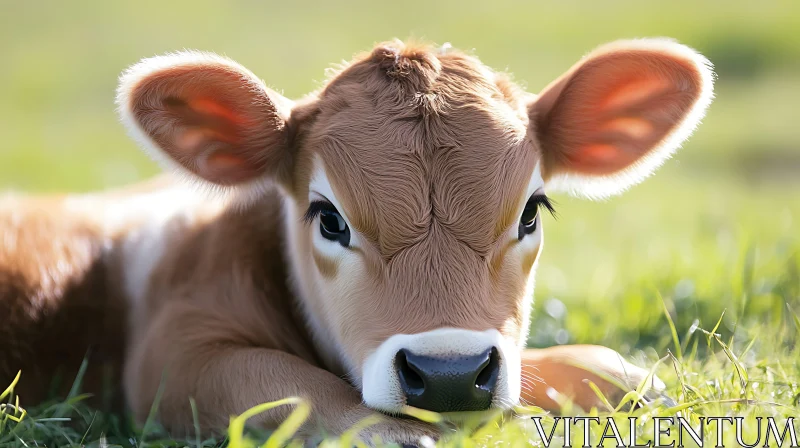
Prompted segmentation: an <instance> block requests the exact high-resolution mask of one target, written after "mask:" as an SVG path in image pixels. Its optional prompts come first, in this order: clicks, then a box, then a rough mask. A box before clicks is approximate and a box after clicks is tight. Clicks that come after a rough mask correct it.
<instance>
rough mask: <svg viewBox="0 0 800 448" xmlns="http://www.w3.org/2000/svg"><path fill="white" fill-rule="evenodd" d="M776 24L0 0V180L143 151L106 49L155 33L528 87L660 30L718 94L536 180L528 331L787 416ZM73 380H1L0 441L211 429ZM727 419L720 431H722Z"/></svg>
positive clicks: (754, 11) (539, 9) (793, 260)
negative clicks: (616, 161)
mask: <svg viewBox="0 0 800 448" xmlns="http://www.w3.org/2000/svg"><path fill="white" fill-rule="evenodd" d="M797 29H800V3H798V2H795V1H788V0H787V1H775V2H769V3H764V2H760V3H759V2H752V1H739V0H736V1H729V2H724V3H720V2H698V1H695V0H675V1H672V2H668V3H663V4H661V5H657V6H656V5H655V4H652V3H645V2H637V1H634V0H613V1H604V2H578V1H576V0H567V1H562V2H541V3H534V2H523V1H503V2H473V1H469V2H463V1H458V0H444V1H440V2H426V1H423V0H411V1H407V2H403V3H402V4H400V3H388V2H385V3H374V2H367V1H365V0H348V1H345V2H324V1H321V0H314V1H310V2H303V3H302V4H300V3H297V4H294V3H291V2H281V3H277V2H255V1H250V0H239V1H222V0H196V1H193V2H191V4H190V3H184V2H164V1H156V0H144V1H141V2H127V3H126V2H101V1H87V2H55V1H51V2H14V3H13V4H12V3H11V2H10V1H5V2H4V1H3V0H0V56H2V59H1V60H2V61H3V62H2V64H0V66H1V67H2V69H0V136H2V140H1V141H0V190H5V189H14V190H27V191H35V192H49V191H63V190H72V191H88V190H92V189H97V188H107V187H112V186H117V185H122V184H125V183H129V182H134V181H137V180H140V179H143V178H146V177H148V176H150V175H152V174H154V173H156V172H157V171H158V169H157V167H156V166H155V165H154V164H153V163H151V162H150V161H149V160H148V159H147V158H146V157H144V156H143V155H142V154H141V153H140V152H139V151H138V150H137V149H136V148H135V146H134V144H133V142H132V141H130V140H129V139H128V138H127V137H126V135H125V133H124V131H123V129H122V126H121V125H119V124H118V123H117V119H116V116H115V115H114V112H113V108H114V105H113V95H114V88H115V85H116V77H117V75H118V74H119V72H120V71H121V70H123V69H124V68H125V67H126V66H128V65H130V64H131V63H134V62H135V61H137V60H138V59H140V58H142V57H145V56H151V55H153V54H157V53H163V52H166V51H172V50H176V49H182V48H199V49H204V50H211V51H217V52H220V53H225V54H227V55H229V56H231V57H233V58H235V59H237V60H238V61H240V62H242V63H243V64H245V65H246V66H248V67H249V68H251V69H252V70H253V71H254V72H255V73H257V74H258V75H259V76H261V77H263V78H264V79H265V80H266V82H267V83H268V84H269V85H271V86H273V87H275V88H277V89H278V90H280V91H283V92H284V93H285V94H286V95H287V96H290V97H297V96H299V95H301V94H303V93H305V92H307V91H309V90H311V89H313V88H315V87H316V86H318V85H319V82H320V81H321V80H322V79H323V78H324V69H325V68H326V67H328V66H329V65H330V64H331V63H333V62H337V61H339V60H341V59H348V58H350V56H351V55H352V54H353V53H354V52H356V51H361V50H365V49H368V48H369V47H370V46H371V45H372V44H373V42H375V41H380V40H385V39H389V38H392V37H401V38H403V37H409V36H414V37H420V38H425V39H428V40H432V41H434V42H439V43H443V42H451V43H452V44H453V45H454V46H455V47H458V48H464V49H468V50H470V49H473V50H474V53H475V54H477V55H478V56H480V57H481V58H482V60H484V61H485V62H486V63H488V64H489V65H491V66H493V67H495V68H498V69H508V70H510V71H511V72H513V73H514V75H515V79H517V80H518V81H520V82H522V83H523V84H525V85H527V86H528V88H529V90H531V91H537V90H539V88H541V87H542V86H544V85H545V84H546V83H547V82H549V81H550V80H552V79H553V78H554V77H556V76H557V75H558V74H560V73H561V72H563V71H564V70H566V69H567V68H568V67H569V66H570V65H571V64H572V63H573V62H574V61H575V60H577V59H578V58H579V57H580V56H581V55H582V54H584V53H586V52H587V51H588V50H590V49H591V48H592V47H594V46H596V45H598V44H600V43H602V42H605V41H608V40H612V39H615V38H629V37H640V36H662V35H663V36H671V37H674V38H677V39H678V40H680V41H682V42H684V43H687V44H689V45H691V46H693V47H695V48H697V49H699V50H700V51H701V52H703V53H704V54H705V55H706V56H708V57H709V59H711V61H712V62H714V63H715V64H716V66H717V72H718V75H719V80H718V83H717V89H716V96H717V99H716V100H715V102H714V104H713V105H712V106H711V109H710V111H709V113H708V116H707V118H706V120H705V122H704V124H703V125H701V127H700V128H699V130H698V131H697V133H696V134H695V135H694V136H693V138H692V139H691V140H690V141H689V142H688V143H687V144H686V145H685V147H684V148H683V149H682V150H681V151H680V152H679V153H678V155H677V156H676V158H675V159H673V160H671V161H669V162H668V163H667V164H666V165H665V166H664V167H663V168H662V169H661V170H660V171H659V172H658V173H657V175H656V176H655V177H653V178H652V179H649V180H647V181H646V182H645V183H644V184H642V185H640V186H637V187H635V188H633V189H632V190H631V191H629V192H627V193H626V194H625V195H623V196H620V197H618V198H614V199H611V200H608V201H604V202H597V203H591V202H585V201H578V200H574V199H570V198H566V197H560V198H556V199H557V200H558V204H557V209H558V212H559V215H560V218H559V220H557V221H554V220H552V219H549V218H547V219H548V221H547V222H545V233H546V238H545V240H546V244H545V250H544V252H543V255H542V257H541V260H540V261H539V271H538V274H537V287H536V302H535V310H534V314H533V320H532V327H531V334H530V337H529V345H530V346H532V347H544V346H549V345H553V344H558V343H596V344H603V345H607V346H610V347H612V348H614V349H616V350H619V351H620V352H621V353H623V354H624V355H626V356H627V357H629V358H630V359H632V360H633V361H634V362H635V363H637V364H639V365H642V366H652V365H655V364H656V363H657V361H658V360H659V359H662V358H664V357H665V356H667V359H666V360H665V361H664V362H662V363H661V364H660V365H659V367H658V374H659V376H660V377H661V378H662V379H664V380H665V381H666V382H667V384H668V386H669V392H670V394H671V396H672V397H673V398H675V399H676V400H677V401H678V403H679V407H682V409H681V412H682V413H683V414H684V415H689V416H694V417H697V416H700V415H711V416H725V415H731V416H733V415H738V416H747V417H755V416H762V417H766V416H789V415H792V416H800V407H798V401H800V399H799V398H798V397H800V349H798V344H797V342H798V336H800V322H798V320H797V317H796V313H800V234H799V232H798V229H799V228H800V194H798V192H800V148H799V147H798V146H800V145H799V144H798V142H800V126H798V125H797V118H796V115H797V104H800V39H797V31H796V30H797ZM792 310H793V311H792ZM720 316H722V318H721V319H720ZM670 322H671V323H670ZM673 328H674V331H673ZM712 330H713V332H714V333H715V334H717V335H718V336H715V337H709V335H708V334H707V333H706V332H711V331H712ZM1 349H2V346H1V345H0V350H1ZM670 355H671V356H670ZM672 356H674V358H673V357H672ZM24 374H25V373H24V372H23V375H24ZM0 392H2V391H0ZM10 397H11V394H7V395H6V397H5V398H3V399H2V400H5V401H7V400H9V399H11V398H10ZM82 398H83V397H82V396H81V395H80V392H79V388H76V389H75V390H74V393H73V394H72V395H71V396H70V397H55V398H54V400H53V401H51V402H48V403H28V402H26V401H25V397H20V405H21V406H22V407H24V408H25V409H27V412H28V414H27V416H26V417H25V418H23V419H22V420H21V422H19V423H17V422H16V421H14V420H13V419H11V417H10V416H11V415H14V412H15V409H17V408H16V406H4V407H3V408H2V409H0V447H4V446H18V445H19V446H25V445H27V446H37V445H38V446H81V445H86V446H106V444H111V445H114V444H116V445H121V446H131V445H136V446H148V447H165V446H197V445H201V446H215V445H216V444H217V443H225V441H224V440H221V441H219V440H206V441H202V440H201V441H199V442H198V440H197V439H196V438H194V437H192V438H190V440H186V441H176V440H172V439H169V438H167V437H166V436H165V435H164V434H163V433H162V432H160V431H159V430H158V425H157V424H156V423H155V422H150V424H149V425H147V428H146V430H144V431H143V428H141V427H137V426H136V425H134V424H133V423H132V422H131V421H130V420H129V418H128V416H125V415H109V414H102V413H97V412H94V411H93V410H91V409H89V408H88V407H86V406H85V405H84V403H83V400H82ZM2 400H0V401H2ZM9 403H11V404H14V403H15V402H13V401H11V402H9ZM674 411H675V409H672V410H669V409H664V408H655V409H653V408H645V409H644V410H642V411H637V412H642V413H649V415H650V416H651V417H652V416H655V415H669V414H671V413H674ZM603 412H605V414H603ZM17 415H18V414H17ZM601 415H609V414H608V411H602V412H601ZM750 422H751V423H752V424H755V422H754V420H752V419H750ZM644 424H645V425H652V420H647V423H644ZM530 430H531V428H530V420H527V419H516V420H513V421H511V422H506V424H504V425H503V426H502V427H501V429H497V428H495V427H493V426H492V425H489V426H487V427H486V428H484V431H483V432H482V433H480V434H478V435H477V436H475V435H473V436H472V437H469V438H467V436H466V435H465V434H463V433H459V434H456V435H453V436H451V437H450V438H448V439H446V440H448V441H450V442H453V444H454V445H460V446H471V444H481V443H493V442H500V441H504V442H513V443H515V444H519V445H525V440H527V436H526V434H525V433H524V431H530ZM753 431H754V428H753V426H752V425H751V426H750V427H749V428H748V429H747V430H746V432H745V434H744V435H745V440H747V441H750V440H752V438H753V437H752V436H753ZM623 432H624V431H623ZM649 432H650V430H648V433H649ZM528 434H529V433H528ZM254 436H255V437H261V438H264V439H265V438H266V434H255V435H254ZM482 437H483V438H482ZM487 437H490V438H487ZM726 437H728V438H729V439H727V443H728V444H729V446H730V444H731V443H732V442H733V437H735V434H733V433H732V432H731V431H728V432H727V434H726ZM714 438H715V435H714V434H713V433H712V434H706V440H707V441H708V443H707V444H706V446H713V444H714ZM579 443H580V442H573V445H574V446H579ZM595 444H596V442H595ZM557 445H558V443H556V446H557Z"/></svg>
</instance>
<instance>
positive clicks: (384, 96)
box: [118, 40, 712, 412]
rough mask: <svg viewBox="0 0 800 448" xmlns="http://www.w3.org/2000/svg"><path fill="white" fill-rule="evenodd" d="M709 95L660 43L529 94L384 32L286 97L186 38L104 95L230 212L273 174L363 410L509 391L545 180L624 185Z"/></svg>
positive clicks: (632, 47) (693, 118) (456, 405)
mask: <svg viewBox="0 0 800 448" xmlns="http://www.w3.org/2000/svg"><path fill="white" fill-rule="evenodd" d="M711 92H712V72H711V70H710V68H709V64H708V62H707V61H706V60H705V59H704V58H703V57H702V56H700V55H698V54H697V53H695V52H694V51H692V50H690V49H689V48H687V47H684V46H682V45H679V44H677V43H674V42H671V41H667V40H636V41H624V42H616V43H613V44H610V45H606V46H603V47H600V48H599V49H597V50H595V51H594V52H592V53H590V54H589V55H588V56H587V57H585V58H584V59H583V60H581V61H580V62H578V63H577V64H576V65H575V66H574V67H572V68H571V69H570V70H569V71H567V72H566V74H564V75H563V76H561V77H560V78H558V79H557V80H555V81H554V82H553V83H552V84H550V85H549V86H548V87H546V88H545V89H544V90H543V91H542V92H541V93H540V94H539V95H538V96H537V95H531V94H527V93H524V92H523V91H522V90H520V89H519V88H518V87H517V86H516V85H514V84H513V83H512V82H511V81H509V79H508V78H507V77H505V76H504V75H502V74H499V73H496V72H494V71H492V70H490V69H489V68H487V67H486V66H484V65H483V64H481V63H480V62H479V61H478V60H477V59H476V58H474V57H471V56H468V55H465V54H463V53H459V52H456V51H444V50H435V49H432V48H429V47H424V46H406V45H404V44H403V43H401V42H389V43H385V44H381V45H378V46H377V47H376V48H375V49H374V50H373V51H372V52H371V53H368V54H364V55H362V56H359V57H357V58H356V59H355V60H354V61H353V62H351V63H350V64H348V65H346V66H345V67H343V68H342V69H341V70H340V71H338V72H337V73H336V74H334V75H333V76H332V77H331V78H330V79H329V80H328V81H327V83H326V84H325V86H324V87H323V88H322V89H321V90H319V91H318V92H316V93H314V94H312V95H310V96H308V97H307V98H305V99H303V100H302V101H299V102H293V101H290V100H287V99H286V98H283V97H282V96H281V95H279V94H277V93H276V92H274V91H272V90H270V89H268V88H267V87H266V86H265V85H264V83H263V82H262V81H260V80H259V79H258V78H257V77H256V76H255V75H253V74H252V73H251V72H250V71H248V70H247V69H245V68H244V67H242V66H240V65H238V64H237V63H235V62H232V61H230V60H228V59H224V58H221V57H219V56H215V55H211V54H206V53H196V52H185V53H178V54H173V55H168V56H161V57H156V58H152V59H146V60H144V61H142V62H140V63H139V64H137V65H135V66H133V67H132V68H131V69H129V70H128V71H127V72H126V73H124V74H123V76H122V78H121V85H120V88H119V95H118V102H119V106H120V111H121V114H122V116H123V119H124V121H125V122H126V124H127V125H128V126H129V128H130V129H131V132H132V133H133V135H134V136H135V137H136V138H137V139H138V140H140V142H141V143H142V144H143V146H145V147H146V148H148V149H149V150H150V152H151V153H152V154H154V155H155V156H157V157H158V158H159V159H161V160H163V161H165V162H166V163H167V164H168V165H169V166H170V167H174V168H176V169H177V170H179V171H181V172H183V173H185V174H188V175H190V176H191V177H193V178H196V179H200V180H202V182H205V183H206V184H210V185H214V186H218V187H223V188H226V189H228V190H230V191H232V192H233V194H235V195H236V197H238V198H241V199H242V200H243V201H245V202H246V206H248V207H258V206H259V205H258V204H259V202H258V200H257V198H258V196H259V194H261V193H263V192H264V191H265V188H264V187H265V185H268V184H272V185H277V186H278V187H279V188H280V190H281V191H282V192H283V194H284V196H285V204H286V206H285V207H284V208H285V210H284V214H285V220H286V227H287V232H288V233H287V235H288V243H287V252H289V254H290V257H289V258H290V263H291V264H292V276H293V278H292V281H293V283H294V284H295V286H296V291H297V292H298V295H299V300H301V302H302V305H303V308H304V310H305V312H306V316H307V318H308V322H309V325H310V326H311V328H312V330H313V333H314V336H315V340H316V342H317V346H318V347H319V348H320V351H321V352H323V353H322V356H323V357H324V358H325V359H327V361H328V363H329V367H331V366H338V368H341V369H344V370H345V371H346V372H347V373H349V374H350V375H351V377H352V379H353V382H354V384H356V385H357V386H359V387H360V389H361V391H362V394H363V398H364V400H365V402H366V403H367V404H368V405H370V406H372V407H374V408H376V409H381V410H384V411H388V412H394V411H398V410H400V408H401V407H402V406H403V405H405V404H409V405H412V406H416V407H421V408H425V409H430V410H434V411H441V412H446V411H463V410H478V409H485V408H487V407H490V406H496V407H508V406H511V405H513V404H514V403H515V402H516V401H517V400H518V398H519V394H520V359H519V358H520V357H519V354H520V351H521V350H522V348H523V347H524V344H525V340H526V335H527V332H528V326H529V318H528V316H529V313H530V309H531V300H532V285H533V280H532V278H533V271H534V270H535V266H536V260H537V258H538V255H539V253H540V251H541V248H542V240H543V235H542V233H543V229H542V221H541V219H542V218H541V215H542V213H543V212H546V211H548V209H549V208H550V205H549V202H548V199H547V194H549V193H551V192H554V191H559V190H561V191H567V192H569V193H571V194H574V195H579V196H584V197H590V198H596V197H605V196H609V195H613V194H616V193H619V192H621V191H622V190H624V189H625V188H627V187H629V186H631V185H633V184H635V183H637V182H639V181H640V180H642V179H643V178H644V177H646V176H647V175H649V174H650V173H651V172H652V171H653V170H654V169H655V168H656V167H657V166H658V165H659V164H660V163H661V162H663V161H664V160H665V159H666V158H667V157H669V155H670V154H671V153H672V152H673V151H674V150H675V149H676V148H677V146H678V145H679V144H680V143H681V142H682V141H683V140H684V139H685V138H686V137H687V136H688V135H689V133H690V132H691V131H692V130H693V128H694V127H695V126H696V124H697V123H698V121H699V120H700V118H701V117H702V115H703V113H704V111H705V109H706V107H707V106H708V104H709V103H710V101H711V96H712V95H711ZM253 232H258V229H253Z"/></svg>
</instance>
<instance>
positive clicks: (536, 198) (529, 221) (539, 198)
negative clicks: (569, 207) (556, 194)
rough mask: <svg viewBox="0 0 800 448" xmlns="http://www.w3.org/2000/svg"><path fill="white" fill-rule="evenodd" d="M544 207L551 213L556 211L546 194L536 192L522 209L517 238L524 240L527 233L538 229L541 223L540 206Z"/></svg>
mask: <svg viewBox="0 0 800 448" xmlns="http://www.w3.org/2000/svg"><path fill="white" fill-rule="evenodd" d="M540 207H544V208H545V209H547V211H549V212H550V213H555V210H554V209H553V205H552V203H551V202H550V199H549V198H548V197H547V196H545V195H544V194H534V195H533V196H531V197H530V198H529V199H528V202H527V203H525V208H524V209H523V210H522V216H521V217H520V218H519V227H518V232H517V238H519V240H520V241H522V239H523V238H525V236H526V235H530V234H531V233H533V232H535V231H536V228H537V226H538V223H539V208H540Z"/></svg>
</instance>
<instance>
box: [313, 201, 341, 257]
mask: <svg viewBox="0 0 800 448" xmlns="http://www.w3.org/2000/svg"><path fill="white" fill-rule="evenodd" d="M316 217H319V233H320V235H322V237H323V238H325V239H326V240H329V241H336V242H338V243H339V244H341V245H342V246H343V247H348V246H349V245H350V227H349V226H348V225H347V222H345V220H344V218H342V215H341V214H340V213H339V211H338V210H336V207H334V206H333V204H331V203H330V202H327V201H314V202H312V203H311V204H310V205H309V207H308V211H307V212H306V215H305V217H304V220H305V221H306V222H309V223H310V222H312V221H314V218H316Z"/></svg>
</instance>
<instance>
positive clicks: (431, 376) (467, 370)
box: [395, 347, 500, 412]
mask: <svg viewBox="0 0 800 448" xmlns="http://www.w3.org/2000/svg"><path fill="white" fill-rule="evenodd" d="M499 358H500V356H499V354H498V351H497V349H496V348H494V347H493V348H490V349H488V350H486V351H485V352H483V353H480V354H477V355H458V354H454V355H448V356H427V355H417V354H414V353H412V352H410V351H408V350H406V349H401V350H400V351H398V352H397V355H396V356H395V367H396V369H397V375H398V378H399V380H400V386H401V387H402V389H403V392H404V393H405V395H406V403H407V404H408V405H409V406H414V407H416V408H421V409H427V410H429V411H434V412H457V411H481V410H485V409H488V408H489V406H490V405H491V404H492V396H493V395H494V392H495V389H496V387H497V376H498V374H499V372H500V359H499Z"/></svg>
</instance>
